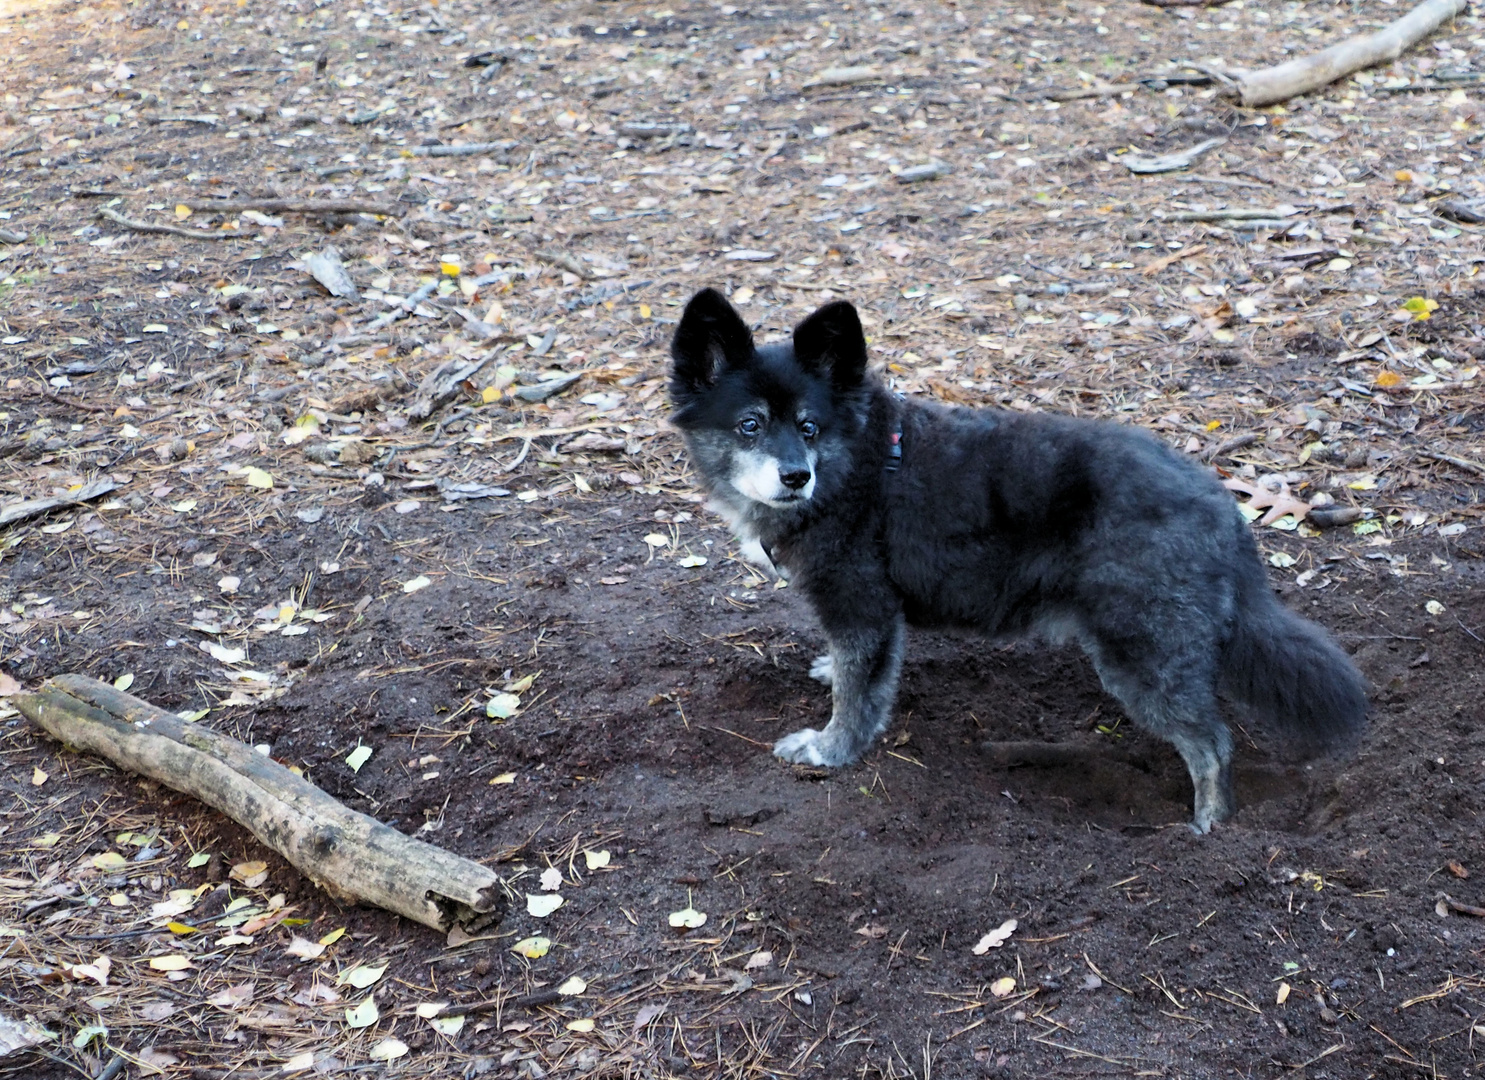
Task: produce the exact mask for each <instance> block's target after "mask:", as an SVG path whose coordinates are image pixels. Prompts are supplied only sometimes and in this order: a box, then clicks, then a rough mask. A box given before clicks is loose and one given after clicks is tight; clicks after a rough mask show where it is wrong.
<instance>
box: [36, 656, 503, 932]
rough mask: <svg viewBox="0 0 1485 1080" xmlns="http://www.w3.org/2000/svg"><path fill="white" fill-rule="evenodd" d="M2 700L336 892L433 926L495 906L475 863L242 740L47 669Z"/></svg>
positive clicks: (493, 883)
mask: <svg viewBox="0 0 1485 1080" xmlns="http://www.w3.org/2000/svg"><path fill="white" fill-rule="evenodd" d="M13 703H14V705H15V707H16V708H17V709H19V710H20V711H21V712H22V713H24V714H25V715H26V717H28V718H29V719H30V720H31V721H32V722H33V723H35V724H38V725H39V726H40V727H42V728H44V729H45V730H46V731H47V732H48V733H49V734H50V735H52V736H53V737H54V738H56V739H58V740H60V741H61V742H63V743H65V744H66V745H67V746H70V747H74V748H76V749H78V750H86V751H88V752H90V753H93V754H98V755H99V756H101V757H104V758H107V759H108V760H109V761H111V762H113V763H114V764H116V765H118V766H120V767H122V768H124V769H128V770H129V771H130V772H134V773H138V774H139V775H141V776H147V777H149V778H150V779H151V780H155V781H157V782H158V783H161V784H164V785H165V786H166V787H169V788H172V789H174V790H176V791H180V792H184V793H185V794H187V795H191V796H194V797H195V798H197V799H200V800H201V801H202V802H204V803H206V804H207V805H208V806H210V807H212V808H213V809H214V810H218V811H220V812H221V813H223V814H225V815H227V816H228V817H229V818H231V819H232V820H233V821H236V822H237V823H238V824H240V825H242V826H243V827H244V828H247V829H249V830H251V831H252V833H253V835H254V836H256V837H257V838H258V839H259V840H261V841H262V842H263V843H264V844H266V845H267V846H269V847H271V848H272V849H273V850H274V851H276V852H278V853H279V854H280V855H282V856H283V857H284V858H285V859H287V860H288V861H289V862H290V863H291V864H292V865H293V866H294V867H295V868H296V869H298V870H299V871H300V872H301V873H303V874H305V875H306V876H307V877H309V878H310V880H312V881H314V882H315V884H317V885H319V886H320V887H321V888H322V889H324V890H325V891H326V892H328V893H330V895H332V896H334V897H335V898H337V899H339V900H345V901H349V902H352V903H361V904H372V905H374V906H376V907H380V908H385V909H386V910H388V911H394V912H396V913H397V914H399V915H402V916H405V917H406V918H409V919H412V920H413V921H414V922H419V923H422V924H423V925H424V926H431V927H433V928H434V929H435V930H439V931H442V932H444V933H447V932H448V931H450V930H452V929H453V928H454V927H455V926H460V927H462V928H463V929H464V930H465V932H467V933H472V932H475V931H478V930H482V929H484V928H486V927H488V926H490V925H492V924H494V923H496V922H498V921H499V920H500V917H501V916H502V915H503V914H504V912H505V906H506V895H505V890H504V887H503V886H502V884H501V881H500V879H499V878H498V877H497V876H496V875H495V874H494V873H493V872H491V871H490V870H488V869H487V868H485V867H483V866H481V865H480V864H479V863H476V862H471V861H470V860H468V859H465V858H461V857H460V856H458V855H454V854H452V853H451V852H447V851H444V850H443V849H442V848H437V847H434V846H433V845H432V844H427V843H424V842H423V841H421V840H415V839H413V838H412V837H410V836H404V835H403V834H402V833H400V832H398V831H397V830H396V829H393V828H390V827H388V826H386V825H383V824H382V823H381V822H379V821H377V820H375V819H374V818H371V817H368V816H366V815H365V814H362V813H358V812H357V811H355V810H351V809H349V808H348V807H346V806H344V805H342V804H341V803H339V802H337V801H336V800H335V799H332V798H331V797H330V796H329V795H327V794H325V793H324V792H323V791H321V790H320V789H319V788H317V787H315V786H314V785H313V784H311V783H310V782H309V781H308V780H306V779H304V778H303V777H302V776H299V775H298V774H296V773H294V772H291V771H290V770H289V769H286V768H285V767H284V766H282V765H280V764H278V763H277V762H275V761H273V760H272V759H271V758H268V757H266V756H265V755H263V754H259V753H257V752H255V751H254V750H253V748H252V747H250V746H248V745H246V744H245V743H241V742H238V741H237V740H236V739H233V738H230V737H228V736H226V735H223V734H221V733H220V732H216V731H213V730H212V729H211V728H209V727H206V726H204V725H200V724H191V723H187V722H186V721H184V720H182V719H181V718H180V717H178V716H176V715H175V714H174V713H170V712H166V711H165V710H164V709H160V708H157V707H155V706H154V705H151V704H149V703H148V702H145V701H141V700H140V699H139V698H136V697H133V696H132V695H130V694H126V693H124V692H123V691H122V690H118V689H115V688H114V687H112V686H110V685H108V684H107V683H102V682H98V681H97V680H96V679H90V678H87V677H86V676H82V675H59V676H57V677H56V678H54V679H50V680H48V681H47V683H45V684H44V685H43V686H42V688H41V689H40V690H39V691H38V692H36V693H34V694H26V695H21V696H18V697H16V698H14V699H13Z"/></svg>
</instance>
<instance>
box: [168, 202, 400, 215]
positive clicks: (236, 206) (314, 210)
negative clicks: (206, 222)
mask: <svg viewBox="0 0 1485 1080" xmlns="http://www.w3.org/2000/svg"><path fill="white" fill-rule="evenodd" d="M181 205H182V206H189V207H190V208H191V209H192V210H199V211H201V212H203V213H218V214H240V213H242V212H243V211H244V210H261V211H262V212H263V213H265V214H380V215H381V216H382V217H399V216H401V214H402V210H401V209H399V208H398V207H396V206H391V205H389V204H387V203H373V202H361V201H359V200H357V199H190V200H184V201H182V203H181Z"/></svg>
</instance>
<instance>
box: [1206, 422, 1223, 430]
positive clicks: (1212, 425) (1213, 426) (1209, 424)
mask: <svg viewBox="0 0 1485 1080" xmlns="http://www.w3.org/2000/svg"><path fill="white" fill-rule="evenodd" d="M1221 426H1222V421H1221V420H1209V421H1207V430H1208V431H1216V430H1217V429H1218V428H1219V427H1221Z"/></svg>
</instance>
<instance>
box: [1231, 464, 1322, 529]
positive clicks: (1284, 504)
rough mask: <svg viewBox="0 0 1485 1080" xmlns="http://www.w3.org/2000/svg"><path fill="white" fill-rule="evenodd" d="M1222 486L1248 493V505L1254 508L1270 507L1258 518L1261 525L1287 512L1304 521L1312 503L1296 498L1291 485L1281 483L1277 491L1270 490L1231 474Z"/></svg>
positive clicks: (1276, 519) (1271, 522)
mask: <svg viewBox="0 0 1485 1080" xmlns="http://www.w3.org/2000/svg"><path fill="white" fill-rule="evenodd" d="M1222 486H1223V487H1225V488H1226V489H1227V490H1228V491H1238V492H1242V493H1243V494H1244V495H1247V496H1248V497H1249V498H1248V502H1247V505H1248V506H1249V507H1250V508H1251V509H1253V510H1263V509H1265V508H1267V509H1268V513H1266V514H1264V515H1263V517H1261V518H1259V519H1258V524H1260V525H1272V524H1273V523H1274V522H1276V521H1278V520H1279V518H1281V517H1283V516H1284V515H1285V514H1291V515H1293V517H1294V520H1295V521H1303V520H1304V517H1305V515H1306V514H1308V513H1309V512H1310V509H1311V508H1310V504H1309V503H1307V502H1305V501H1303V500H1302V499H1296V498H1295V497H1294V496H1293V495H1292V494H1291V493H1290V491H1289V485H1288V484H1286V483H1282V482H1281V483H1280V484H1279V490H1278V491H1277V492H1273V491H1270V490H1269V489H1268V488H1266V487H1264V486H1263V485H1262V484H1250V483H1248V482H1247V481H1246V480H1239V479H1238V478H1237V477H1235V476H1230V477H1228V478H1227V479H1226V480H1224V481H1222Z"/></svg>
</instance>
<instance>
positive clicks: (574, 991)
mask: <svg viewBox="0 0 1485 1080" xmlns="http://www.w3.org/2000/svg"><path fill="white" fill-rule="evenodd" d="M587 989H588V984H587V982H585V981H584V980H583V977H582V976H581V975H574V976H572V978H570V979H568V980H567V981H566V982H565V983H563V984H562V985H561V986H559V987H557V993H559V994H561V995H562V996H563V997H577V996H578V995H579V994H582V993H585V992H586V991H587Z"/></svg>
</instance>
